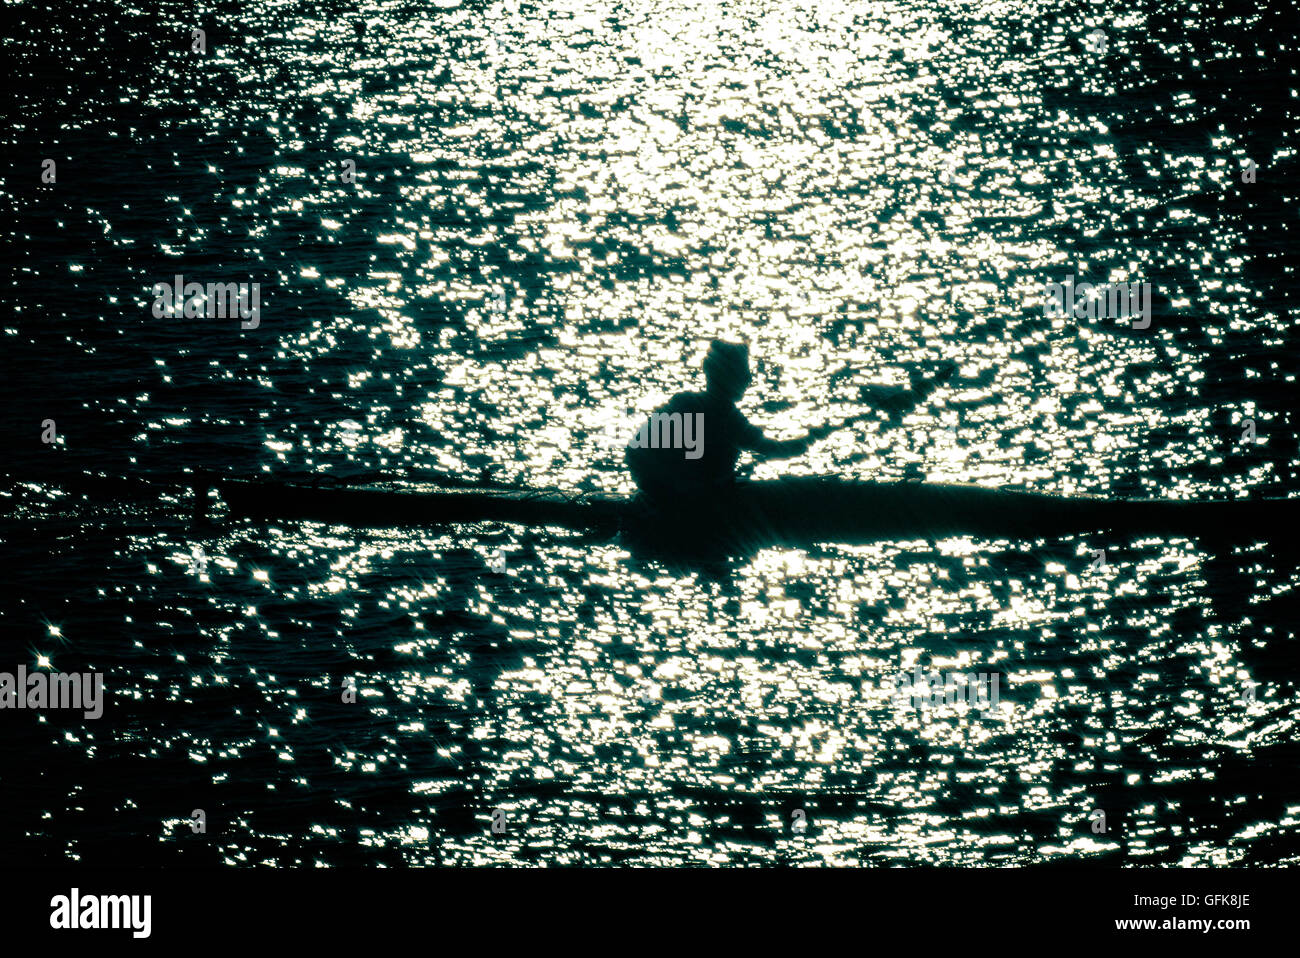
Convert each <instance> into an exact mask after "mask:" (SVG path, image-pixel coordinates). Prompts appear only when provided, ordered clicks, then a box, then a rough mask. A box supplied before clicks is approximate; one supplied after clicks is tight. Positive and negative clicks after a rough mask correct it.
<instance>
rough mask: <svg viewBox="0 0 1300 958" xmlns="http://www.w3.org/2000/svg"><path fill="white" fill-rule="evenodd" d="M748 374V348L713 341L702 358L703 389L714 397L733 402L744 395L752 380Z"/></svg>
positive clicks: (741, 344)
mask: <svg viewBox="0 0 1300 958" xmlns="http://www.w3.org/2000/svg"><path fill="white" fill-rule="evenodd" d="M752 378H753V377H752V376H751V375H750V372H749V347H748V346H746V345H745V344H744V343H729V342H726V341H724V340H721V339H715V340H714V341H713V342H712V343H710V344H709V353H708V355H707V356H705V357H704V380H705V383H706V386H705V388H706V389H708V391H709V392H710V393H713V394H714V395H716V396H722V397H724V398H726V399H730V400H735V399H739V398H740V397H741V396H743V395H744V393H745V390H746V389H748V388H749V383H750V381H751V380H752Z"/></svg>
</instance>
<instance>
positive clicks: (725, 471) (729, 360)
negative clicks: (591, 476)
mask: <svg viewBox="0 0 1300 958" xmlns="http://www.w3.org/2000/svg"><path fill="white" fill-rule="evenodd" d="M704 373H705V377H706V381H707V386H706V390H705V392H702V393H701V392H684V393H678V394H677V395H676V396H674V397H673V398H672V399H671V400H669V401H668V402H667V403H666V404H665V405H663V406H661V407H660V408H659V409H657V410H655V412H654V413H653V414H652V415H651V416H650V418H649V419H648V420H647V421H646V422H645V423H644V424H643V425H642V427H641V429H640V430H639V431H638V432H637V433H636V434H635V435H634V436H633V437H632V440H631V441H630V442H629V443H628V445H627V450H626V459H627V464H628V468H629V470H630V471H631V473H632V478H633V479H634V480H635V481H636V484H637V486H638V488H640V490H641V491H642V492H643V493H644V494H645V495H646V496H647V497H648V498H650V499H651V500H655V501H662V500H667V499H672V498H681V497H688V498H693V499H704V498H707V497H711V496H716V495H720V494H723V493H725V492H726V490H727V488H728V487H729V486H730V485H732V484H733V483H734V482H735V473H736V462H737V461H738V460H739V458H740V454H741V452H742V451H744V450H749V451H752V452H756V453H760V454H764V455H768V456H774V457H778V458H780V457H783V456H793V455H798V454H799V453H801V452H803V451H804V450H805V449H807V448H808V445H809V443H810V442H811V441H812V439H813V438H815V436H816V433H815V432H814V433H810V434H809V436H808V437H806V438H805V439H795V440H790V441H788V442H776V441H774V440H770V439H767V438H766V437H765V436H764V435H763V433H762V431H761V430H760V429H759V428H758V427H757V426H754V425H753V424H751V423H750V422H749V421H748V420H747V419H746V418H745V416H744V414H743V413H741V411H740V410H739V409H737V408H736V402H737V400H739V399H740V397H741V396H742V395H744V392H745V389H746V388H747V387H748V386H749V383H750V378H751V377H750V373H749V350H748V347H746V346H744V345H743V344H737V343H727V342H722V341H721V340H715V341H714V342H713V343H712V345H711V346H710V348H709V353H708V356H706V357H705V360H704Z"/></svg>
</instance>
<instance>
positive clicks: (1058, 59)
mask: <svg viewBox="0 0 1300 958" xmlns="http://www.w3.org/2000/svg"><path fill="white" fill-rule="evenodd" d="M1211 7H1212V5H1208V4H1173V5H1168V4H1164V3H1159V2H1140V3H1137V4H1131V3H1125V4H1118V3H1095V4H1067V5H1062V6H1058V5H1055V4H1035V3H1027V2H1025V3H1020V2H1012V3H970V2H947V3H939V4H933V3H930V4H925V3H915V2H893V3H865V2H863V3H836V2H830V3H825V2H817V3H811V2H808V3H798V4H793V3H782V2H779V0H753V2H718V0H695V2H662V0H635V2H606V3H592V2H583V0H578V2H570V3H564V2H554V3H552V2H540V3H522V2H520V3H490V4H489V3H467V2H464V3H463V2H456V0H438V2H434V3H410V2H369V3H365V4H363V5H361V6H359V7H358V6H354V5H350V4H348V5H345V4H340V3H333V2H325V3H322V2H310V3H309V2H282V3H273V2H267V3H252V2H248V3H239V2H224V3H218V4H214V5H206V6H204V7H202V8H197V10H196V8H195V7H194V6H193V5H189V4H175V3H159V4H150V5H148V9H147V10H139V9H137V8H135V7H133V6H131V5H128V4H123V3H107V2H75V3H67V4H60V5H58V7H57V10H51V9H47V8H46V7H45V6H44V5H43V4H38V3H32V2H26V3H22V2H20V3H7V4H5V5H4V7H3V9H4V12H5V17H6V20H7V22H8V26H7V28H6V30H5V33H4V39H3V42H2V45H0V56H3V59H4V60H5V62H6V66H7V70H8V73H9V81H10V86H11V88H12V90H11V93H10V102H9V106H8V108H7V110H5V111H4V113H3V116H2V117H0V143H2V144H3V148H4V165H3V167H0V175H2V176H3V185H2V188H0V212H3V214H4V216H3V229H4V231H5V233H6V236H5V246H6V254H5V274H4V276H3V285H2V287H0V289H3V296H4V299H5V300H6V302H7V308H6V310H5V313H4V318H3V321H2V323H0V327H2V328H0V349H2V350H3V353H2V355H3V358H4V376H3V382H0V390H2V391H3V397H2V398H3V409H4V413H3V418H4V422H5V432H6V435H5V438H6V442H5V452H6V460H7V465H6V470H5V471H6V472H7V474H8V475H7V478H5V479H4V480H3V482H2V483H0V499H2V501H3V503H4V507H3V513H2V515H0V542H2V543H3V545H2V549H0V563H2V564H0V574H3V576H4V588H3V597H2V598H0V635H2V636H3V641H4V643H5V648H6V649H7V650H8V651H7V653H6V655H5V659H4V662H3V663H0V669H5V670H10V671H12V670H13V669H15V668H16V666H17V665H18V664H25V665H27V666H28V667H29V668H37V667H38V666H41V665H44V666H46V667H49V668H53V669H56V670H62V671H99V672H102V673H103V674H104V676H105V683H106V687H107V690H108V699H107V705H106V708H105V714H104V717H103V718H102V719H100V720H98V721H85V720H83V719H82V717H81V716H80V714H68V713H59V712H50V713H45V714H39V713H33V712H26V711H23V712H13V711H6V712H0V723H3V725H4V729H3V734H2V735H0V794H3V796H4V798H3V815H0V820H3V827H2V828H0V856H2V857H3V859H4V860H6V861H10V862H11V863H16V862H23V861H40V860H45V861H69V860H72V861H82V862H88V863H95V864H134V863H140V864H146V863H188V864H221V863H225V864H237V865H246V864H274V865H291V864H304V865H325V866H330V865H339V864H357V863H361V864H381V863H382V864H388V865H402V864H426V863H456V864H468V863H480V864H495V863H501V864H507V863H514V864H520V863H546V864H572V863H580V864H596V863H638V864H676V863H692V864H750V863H815V864H820V863H827V864H852V863H871V864H880V865H892V864H904V865H907V864H921V863H943V864H957V865H982V864H1007V863H1013V864H1014V863H1029V862H1041V861H1046V860H1054V859H1070V860H1080V859H1088V860H1099V861H1104V862H1109V863H1113V864H1126V865H1153V864H1193V865H1241V864H1286V863H1292V862H1296V861H1297V860H1300V829H1298V828H1297V824H1298V823H1300V775H1298V774H1297V769H1298V768H1300V747H1298V746H1297V744H1296V741H1295V731H1296V723H1297V717H1298V716H1300V690H1298V689H1297V682H1296V669H1295V667H1296V664H1297V650H1298V648H1300V647H1298V646H1297V635H1296V632H1297V613H1298V612H1300V608H1298V604H1297V598H1296V597H1297V587H1298V586H1300V574H1297V571H1296V552H1297V549H1298V548H1300V547H1297V545H1296V534H1295V532H1294V531H1293V530H1292V531H1279V533H1278V535H1276V536H1275V537H1273V539H1272V540H1271V541H1269V542H1260V543H1255V544H1253V545H1246V546H1235V547H1227V546H1221V545H1214V544H1209V543H1204V542H1200V541H1197V540H1195V539H1155V538H1148V539H1137V540H1127V539H1116V538H1114V537H1107V536H1100V535H1097V536H1088V537H1077V538H1068V539H1049V540H1040V541H988V540H977V539H952V540H947V541H942V542H937V543H935V542H926V541H910V542H909V541H897V542H887V543H880V544H877V545H872V546H851V547H850V546H839V545H834V544H826V545H824V546H821V547H817V548H813V549H806V550H793V549H764V550H761V551H758V552H756V553H755V554H753V555H749V556H743V557H738V558H737V559H736V560H735V561H734V562H732V563H731V564H730V565H728V566H727V567H725V568H721V569H719V568H717V567H708V568H704V567H700V568H692V567H691V566H690V564H689V563H686V564H685V565H681V564H667V563H665V562H663V561H661V560H659V559H657V558H655V557H654V556H650V555H644V554H639V553H637V552H636V551H635V550H633V549H630V548H629V547H628V545H627V543H625V542H623V541H622V540H620V539H612V540H611V539H600V538H595V537H592V536H584V535H579V534H577V533H572V532H566V531H563V530H556V529H546V528H536V529H525V528H520V527H515V526H504V525H494V524H480V525H464V526H459V527H449V528H432V529H427V530H410V529H405V530H378V531H377V530H358V529H354V528H350V527H345V526H335V527H329V526H324V525H321V524H315V523H307V522H281V523H273V524H270V525H268V524H266V523H253V522H246V521H223V522H221V523H219V524H218V525H217V526H216V527H215V528H209V529H201V528H197V527H194V526H192V525H191V524H190V523H189V522H188V521H187V518H186V515H187V510H188V508H189V501H188V498H187V496H186V495H185V494H183V493H182V492H180V491H179V490H178V489H175V488H173V486H171V485H168V483H176V482H178V481H179V479H180V477H181V474H182V473H183V472H184V471H185V470H187V469H194V468H205V469H211V470H216V471H218V472H226V473H231V474H236V475H271V476H285V477H288V476H293V475H300V474H303V473H314V474H319V475H326V476H335V477H338V478H340V479H343V480H345V479H348V478H369V479H374V478H376V477H381V476H384V477H404V478H411V479H431V478H436V477H437V476H438V475H440V474H453V475H458V476H469V477H476V476H479V475H480V474H485V475H486V476H488V477H489V478H490V479H491V480H493V481H496V482H502V483H514V484H520V485H524V486H527V487H530V488H537V489H562V490H568V491H603V492H619V491H624V492H626V491H629V490H630V482H629V479H628V477H627V475H626V473H625V471H624V470H623V468H622V464H621V458H620V455H619V453H618V451H617V450H616V449H614V448H612V447H611V445H610V444H609V443H608V442H606V441H603V438H602V437H603V436H604V435H605V433H606V432H607V431H608V430H609V429H611V428H613V425H614V424H615V423H618V422H622V421H623V420H625V419H626V418H627V417H629V416H632V415H635V414H640V413H644V412H645V411H648V410H650V409H652V408H653V407H655V406H656V405H658V404H659V403H660V402H662V401H663V400H664V399H665V398H666V397H667V396H668V395H670V394H672V393H674V392H676V391H678V390H681V389H686V388H696V387H697V384H698V382H699V378H698V368H699V361H700V359H701V358H702V356H703V354H704V350H705V349H706V347H707V341H708V340H709V339H710V338H711V337H714V336H726V337H743V338H746V339H748V340H749V342H750V343H751V347H752V351H753V355H754V357H755V359H756V361H757V364H758V371H757V376H756V379H755V383H754V386H753V388H752V389H751V391H750V392H749V394H748V395H747V397H746V400H745V403H744V408H745V411H746V413H747V414H748V415H749V416H750V417H751V419H753V420H754V421H755V422H756V423H759V424H760V425H763V426H764V427H765V428H766V429H767V430H768V431H769V432H770V433H771V434H773V435H776V436H781V437H788V436H793V435H798V434H801V433H802V432H803V430H805V429H806V428H807V427H808V426H811V425H814V424H817V423H820V422H822V421H823V420H824V419H825V418H826V417H827V416H828V415H831V414H834V415H850V414H855V413H862V412H867V411H870V406H868V405H867V404H865V402H864V400H863V398H862V392H861V389H862V387H863V386H864V385H866V384H871V383H875V384H886V385H889V384H893V385H901V384H906V383H907V382H908V377H909V374H910V373H912V372H914V371H916V370H918V369H920V370H927V369H932V368H935V367H936V366H937V365H938V364H939V363H940V362H942V361H946V360H952V361H955V362H957V363H958V364H959V366H960V369H959V372H958V374H957V376H956V377H955V378H954V379H953V380H952V381H951V382H950V383H949V384H948V385H947V386H946V387H944V388H943V389H941V390H939V391H937V392H936V393H935V394H934V395H933V396H931V397H930V398H929V399H928V400H927V401H926V402H925V403H924V404H922V405H921V406H920V407H918V408H917V409H915V410H914V411H912V412H911V413H909V414H907V415H906V416H901V417H893V418H890V417H888V416H885V415H880V416H877V417H876V418H874V419H873V420H871V421H868V422H864V423H862V424H860V425H858V426H856V427H855V428H853V429H851V430H847V431H845V432H842V433H838V434H836V435H835V436H834V437H832V438H830V439H828V440H826V441H824V442H822V443H820V444H818V445H817V446H815V447H814V449H813V451H812V452H811V453H809V454H808V455H807V456H805V457H803V458H801V459H798V460H794V461H792V462H790V463H779V464H768V465H764V466H761V467H760V468H759V469H758V470H757V471H756V473H755V474H756V475H757V476H760V477H771V476H776V475H779V474H782V473H787V472H788V473H798V474H833V475H838V476H844V477H853V478H872V479H876V478H886V479H901V478H927V479H931V480H945V481H968V482H975V483H980V484H984V485H990V486H1020V487H1024V488H1031V489H1037V490H1042V491H1054V492H1065V493H1091V494H1100V495H1111V496H1148V497H1157V498H1233V497H1240V496H1247V495H1253V496H1286V495H1289V494H1292V492H1293V490H1294V489H1295V471H1296V466H1297V461H1298V460H1300V452H1298V438H1300V428H1298V426H1297V423H1296V419H1295V417H1294V413H1293V407H1294V406H1295V394H1296V373H1297V370H1298V368H1300V363H1298V362H1297V360H1300V341H1298V337H1297V329H1296V324H1295V319H1294V313H1293V307H1292V306H1291V298H1292V296H1293V293H1294V287H1295V279H1296V243H1295V240H1296V228H1297V191H1296V186H1295V184H1296V175H1295V174H1296V166H1297V156H1296V149H1297V145H1296V129H1297V124H1296V118H1297V117H1296V114H1297V110H1296V105H1297V96H1298V95H1300V94H1298V93H1297V90H1298V89H1300V79H1297V76H1296V73H1295V69H1296V68H1295V65H1294V64H1295V63H1296V62H1297V60H1296V57H1295V46H1296V38H1295V31H1294V15H1295V14H1294V9H1293V7H1291V6H1289V5H1287V4H1278V5H1274V6H1272V7H1270V6H1269V5H1255V4H1250V5H1242V7H1241V9H1242V13H1241V14H1240V16H1238V17H1237V18H1235V19H1217V20H1216V19H1210V17H1209V11H1210V8H1211ZM358 24H364V25H365V29H364V30H358V29H357V26H358ZM191 26H200V27H202V28H203V29H204V30H205V31H206V37H205V39H206V52H205V53H202V54H199V53H195V52H193V50H192V49H191V43H192V37H191V35H190V27H191ZM1094 29H1100V30H1101V31H1102V41H1101V43H1102V44H1104V50H1100V51H1093V50H1090V49H1089V47H1088V45H1087V36H1088V34H1089V33H1091V31H1093V30H1094ZM45 158H53V159H54V160H55V161H56V164H57V179H56V182H55V183H54V184H43V183H42V182H41V177H40V172H41V169H40V163H41V160H43V159H45ZM348 161H352V162H353V163H355V170H356V178H355V182H345V181H344V179H343V178H342V176H341V174H343V173H344V171H345V170H346V169H348V168H349V167H347V166H346V163H347V162H348ZM1248 162H1253V163H1254V164H1256V166H1257V168H1258V173H1257V179H1256V181H1255V182H1254V183H1243V182H1242V171H1243V169H1245V168H1246V166H1247V164H1248ZM178 273H180V274H183V275H185V276H186V278H187V279H193V280H196V281H200V282H210V281H215V282H257V283H260V284H261V303H260V308H261V317H260V323H259V325H258V326H257V327H256V328H254V329H243V328H241V324H240V321H239V320H238V319H237V318H226V319H218V318H213V319H207V318H197V319H184V318H174V317H166V318H162V319H155V318H154V316H153V313H152V292H151V291H152V287H153V284H154V283H157V282H170V281H171V279H172V277H173V276H174V275H176V274H178ZM1067 274H1068V275H1073V276H1075V277H1077V278H1078V280H1079V281H1084V280H1087V281H1090V282H1094V283H1105V282H1110V281H1116V282H1117V281H1127V282H1149V283H1151V284H1152V287H1153V290H1154V293H1153V301H1154V305H1153V310H1152V313H1153V321H1152V325H1151V327H1150V328H1148V329H1145V330H1136V329H1133V328H1132V326H1131V324H1130V323H1128V322H1127V321H1123V320H1117V319H1109V320H1096V321H1078V320H1074V319H1069V320H1066V319H1060V318H1048V317H1045V316H1044V315H1043V310H1042V308H1041V305H1040V301H1041V291H1042V289H1043V286H1044V284H1045V283H1047V282H1054V281H1060V280H1061V279H1062V278H1063V277H1064V276H1065V275H1067ZM1035 296H1037V297H1038V299H1037V300H1035V299H1034V297H1035ZM1027 301H1029V304H1028V305H1026V302H1027ZM47 419H53V420H54V421H55V422H56V424H57V431H58V434H59V437H60V440H59V442H58V443H57V444H44V443H42V442H41V431H42V425H41V424H42V422H43V421H44V420H47ZM1252 427H1253V429H1254V431H1255V434H1254V438H1253V439H1249V440H1247V439H1243V436H1245V435H1246V434H1247V431H1248V430H1249V429H1250V428H1252ZM485 470H486V472H484V471H485ZM87 471H95V472H101V473H104V474H106V475H109V476H114V477H152V478H154V479H156V480H158V482H159V483H160V485H158V486H150V485H147V484H145V483H139V484H138V487H137V488H138V492H137V493H133V494H122V493H120V492H113V493H111V494H96V495H92V496H90V497H89V498H80V497H79V495H78V494H76V493H75V491H73V486H72V485H71V483H70V481H69V480H70V478H71V477H76V476H79V475H82V474H84V473H85V472H87ZM200 548H201V549H202V555H203V556H204V557H206V572H204V571H202V569H201V567H200V565H199V564H197V563H194V562H193V561H192V558H191V556H192V554H193V553H194V551H195V550H196V549H200ZM1103 548H1104V549H1106V555H1107V559H1108V561H1107V564H1106V567H1105V568H1104V569H1103V568H1094V562H1093V552H1094V550H1097V549H1103ZM498 551H500V552H501V553H503V554H504V556H505V557H506V568H505V570H504V571H502V572H496V571H493V569H492V568H491V567H490V564H491V562H492V556H493V555H494V554H496V553H497V552H498ZM917 665H919V666H922V667H924V668H935V669H940V670H950V669H959V670H963V671H971V672H997V673H999V674H1000V675H1001V676H1002V677H1003V684H1002V694H1001V702H1000V704H999V707H998V708H997V709H996V710H994V711H993V712H992V713H991V714H989V715H981V714H980V713H978V712H976V711H973V710H971V709H969V708H967V707H965V706H944V707H940V708H933V709H931V708H927V709H925V710H922V711H919V712H917V711H899V710H897V709H895V708H894V705H893V703H892V701H891V700H890V699H889V697H888V695H887V694H886V693H885V692H884V691H882V686H883V685H884V683H886V682H888V681H889V680H891V679H892V677H893V676H894V675H896V674H898V673H899V672H900V671H904V670H910V669H912V668H913V667H914V666H917ZM348 677H352V680H353V681H354V682H355V686H356V689H357V695H356V701H355V703H348V702H344V701H342V698H343V695H342V689H343V686H344V683H345V681H346V680H347V679H348ZM1252 682H1254V683H1258V687H1257V688H1256V689H1255V693H1254V695H1255V698H1254V701H1251V700H1250V698H1249V696H1248V695H1246V693H1245V691H1244V690H1245V689H1247V688H1249V683H1252ZM196 808H201V809H203V810H204V811H205V812H206V815H207V819H208V832H207V834H205V835H195V834H193V833H192V831H191V829H190V828H189V826H188V824H187V823H186V822H187V820H188V818H189V816H190V813H191V811H192V810H193V809H196ZM493 809H502V810H503V811H504V813H505V831H504V833H501V834H494V833H493V832H492V830H491V816H492V812H493ZM796 810H803V813H804V817H805V819H806V821H807V823H808V824H807V829H806V831H804V832H796V831H795V830H794V829H793V828H792V822H793V821H794V818H795V811H796ZM1094 810H1102V811H1104V812H1105V813H1106V816H1107V821H1108V828H1107V830H1106V831H1105V832H1104V833H1096V832H1094V831H1093V829H1092V828H1091V827H1090V822H1091V818H1090V814H1091V813H1092V812H1093V811H1094Z"/></svg>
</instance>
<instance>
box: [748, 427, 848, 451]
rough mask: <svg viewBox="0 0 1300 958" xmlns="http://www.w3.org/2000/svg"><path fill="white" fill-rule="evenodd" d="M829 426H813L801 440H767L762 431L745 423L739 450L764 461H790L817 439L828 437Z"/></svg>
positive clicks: (806, 449)
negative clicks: (760, 457)
mask: <svg viewBox="0 0 1300 958" xmlns="http://www.w3.org/2000/svg"><path fill="white" fill-rule="evenodd" d="M830 433H831V428H830V427H829V426H814V427H813V428H812V429H809V430H808V435H806V436H804V437H803V438H802V439H769V438H768V437H767V436H765V435H763V430H761V429H759V428H758V427H757V426H755V425H753V424H752V423H750V422H746V423H745V429H744V432H743V433H742V441H741V448H742V449H748V450H749V451H750V452H752V453H754V455H756V456H762V457H763V458H765V459H792V458H794V457H795V456H801V455H803V454H804V453H805V452H807V451H808V447H809V446H811V445H812V444H813V443H814V442H816V441H817V440H818V439H822V438H824V437H825V436H828V435H830Z"/></svg>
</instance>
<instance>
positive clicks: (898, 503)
mask: <svg viewBox="0 0 1300 958" xmlns="http://www.w3.org/2000/svg"><path fill="white" fill-rule="evenodd" d="M214 485H215V486H216V488H217V489H218V491H219V492H220V494H221V497H222V499H223V500H224V501H225V502H226V504H227V505H228V506H229V508H230V511H231V513H232V514H234V515H239V516H247V517H253V518H263V519H281V520H284V519H305V520H313V521H318V522H328V523H336V524H344V525H353V526H368V527H379V528H386V527H401V526H423V525H444V524H449V523H459V522H488V521H496V522H506V523H519V524H525V525H535V526H559V527H562V528H569V529H579V530H598V531H617V530H620V529H621V530H624V531H628V532H631V533H634V534H636V535H638V536H640V537H642V538H650V539H657V540H676V541H679V542H692V541H708V542H712V543H715V544H722V543H738V544H741V545H752V544H755V543H783V542H784V543H811V542H818V541H826V542H847V543H863V542H872V541H879V540H883V539H918V538H927V539H933V538H942V537H949V536H964V535H971V536H978V537H982V538H1001V539H1025V538H1030V539H1040V538H1048V537H1058V536H1061V535H1067V534H1072V533H1080V532H1088V531H1115V532H1122V533H1127V534H1134V535H1138V534H1150V535H1160V536H1186V537H1191V536H1212V537H1215V538H1228V539H1241V538H1268V537H1269V536H1270V535H1273V534H1281V533H1282V531H1283V530H1284V529H1286V528H1287V527H1288V526H1289V525H1290V522H1289V521H1288V520H1292V521H1294V520H1295V519H1297V518H1300V499H1268V500H1242V501H1211V502H1184V501H1176V500H1172V501H1171V500H1111V499H1101V498H1088V497H1073V498H1067V497H1062V496H1052V495H1045V494H1042V493H1034V492H1023V491H1018V490H1009V489H993V488H988V487H985V486H970V485H957V484H943V483H921V482H898V483H875V482H856V481H849V480H839V479H824V478H791V479H782V480H775V481H766V482H763V481H752V482H743V483H737V484H736V485H735V486H734V487H733V488H732V489H729V490H728V492H727V493H726V494H725V495H722V496H719V497H716V498H714V499H710V500H709V501H707V502H700V501H698V500H697V501H686V500H683V501H680V502H673V501H665V502H660V503H656V504H654V505H653V506H652V505H651V504H649V503H647V502H645V501H644V500H642V499H640V498H636V499H632V498H627V497H617V496H563V495H559V494H554V493H534V492H527V491H521V490H510V489H494V488H483V487H472V488H444V487H414V486H411V487H397V486H363V487H357V486H323V485H312V484H310V483H295V482H281V481H276V480H239V479H226V480H219V481H217V482H215V483H214Z"/></svg>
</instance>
